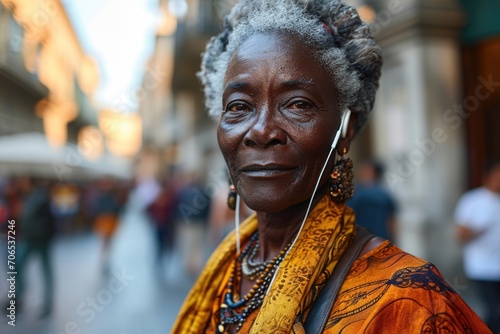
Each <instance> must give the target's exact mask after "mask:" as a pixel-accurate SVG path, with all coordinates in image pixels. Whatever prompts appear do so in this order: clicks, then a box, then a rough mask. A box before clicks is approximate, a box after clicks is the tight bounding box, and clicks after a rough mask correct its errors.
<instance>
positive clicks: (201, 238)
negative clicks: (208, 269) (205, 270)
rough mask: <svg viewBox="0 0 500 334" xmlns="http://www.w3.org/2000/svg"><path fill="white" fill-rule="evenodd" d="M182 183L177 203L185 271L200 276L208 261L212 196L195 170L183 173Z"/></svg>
mask: <svg viewBox="0 0 500 334" xmlns="http://www.w3.org/2000/svg"><path fill="white" fill-rule="evenodd" d="M182 179H183V185H182V186H181V189H180V191H179V197H178V202H177V205H176V228H177V229H178V237H177V240H176V241H177V244H178V246H179V247H180V248H179V250H180V253H181V257H182V260H183V263H184V266H185V270H186V271H187V273H188V274H189V276H190V277H193V278H194V277H195V276H196V275H198V273H199V270H200V269H201V266H202V265H203V262H204V260H205V257H204V254H205V250H206V246H207V242H206V241H207V238H206V231H207V224H208V214H209V210H210V203H211V198H210V197H209V196H208V195H207V194H205V193H204V191H203V186H202V184H201V183H200V182H199V180H198V179H197V176H196V175H195V174H194V173H189V172H188V173H185V174H184V175H182Z"/></svg>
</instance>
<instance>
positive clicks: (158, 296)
mask: <svg viewBox="0 0 500 334" xmlns="http://www.w3.org/2000/svg"><path fill="white" fill-rule="evenodd" d="M2 242H3V240H2ZM52 255H53V265H54V275H55V302H54V304H55V305H54V311H53V313H52V315H50V316H49V317H47V318H46V319H44V320H38V319H37V315H38V312H39V309H40V306H41V302H42V290H43V282H42V281H41V279H39V278H40V277H41V274H40V266H39V263H38V261H36V260H35V259H33V260H32V261H30V262H29V264H28V266H27V269H26V270H27V272H28V273H27V275H26V278H27V286H26V294H25V298H24V300H23V310H22V312H19V313H18V314H17V319H16V327H11V326H8V325H7V324H6V323H7V318H6V316H5V315H4V314H2V321H0V333H16V334H17V333H19V334H38V333H44V334H70V333H71V334H76V333H80V334H87V333H88V334H101V333H102V334H110V333H121V334H122V333H123V334H128V333H130V334H139V333H148V334H156V333H158V334H159V333H161V334H165V333H169V332H170V329H171V326H172V324H173V322H174V319H175V317H176V315H177V312H178V310H179V307H180V305H181V303H182V301H183V300H184V297H185V295H186V294H187V292H188V290H189V288H190V285H191V284H192V281H191V279H189V278H187V277H185V276H184V275H183V273H182V272H180V271H179V270H178V269H177V268H179V267H180V260H179V259H178V257H177V256H172V258H171V259H169V261H167V262H165V263H164V264H165V267H164V270H161V269H159V266H158V265H157V264H156V263H155V261H154V259H155V246H154V239H153V231H152V229H151V228H150V226H149V225H148V222H147V220H146V219H145V217H144V216H142V215H141V214H140V213H139V212H138V211H135V212H134V211H131V210H129V212H127V213H126V214H125V215H124V218H123V220H122V223H121V226H120V229H119V230H118V232H117V234H116V236H115V239H114V241H113V245H112V251H111V267H112V270H111V273H110V274H109V275H108V276H106V275H103V274H102V270H101V267H100V255H101V254H100V240H99V239H98V238H97V237H96V236H94V235H93V234H90V233H88V234H83V235H78V236H71V237H61V238H59V239H58V240H56V242H55V244H54V247H53V253H52ZM2 258H3V256H2ZM1 266H2V274H1V275H2V276H1V283H0V292H1V295H0V301H2V303H5V299H6V294H7V293H6V290H7V284H6V279H5V277H4V274H5V270H4V267H3V266H4V264H3V263H2V264H1ZM3 305H4V304H2V307H3Z"/></svg>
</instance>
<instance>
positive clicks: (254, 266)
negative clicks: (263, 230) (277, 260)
mask: <svg viewBox="0 0 500 334" xmlns="http://www.w3.org/2000/svg"><path fill="white" fill-rule="evenodd" d="M249 247H250V248H249V249H248V252H247V253H246V254H245V255H244V256H243V258H242V260H241V272H242V273H243V276H245V277H246V278H248V279H249V280H250V281H254V280H255V279H256V278H257V277H258V276H259V275H260V274H261V273H262V272H264V271H265V270H266V266H267V265H268V264H269V263H271V262H272V260H269V261H266V262H261V263H255V260H254V259H255V256H256V255H257V252H258V250H259V242H258V240H257V242H254V243H250V244H249Z"/></svg>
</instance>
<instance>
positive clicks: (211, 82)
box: [198, 0, 382, 132]
mask: <svg viewBox="0 0 500 334" xmlns="http://www.w3.org/2000/svg"><path fill="white" fill-rule="evenodd" d="M268 31H285V32H289V33H292V34H295V35H297V36H298V37H299V38H301V40H302V41H303V42H304V43H306V44H308V45H311V46H313V50H315V52H316V54H315V57H316V58H317V59H318V60H319V61H320V62H321V63H322V64H323V66H325V69H326V70H327V71H328V72H329V73H330V75H331V76H332V79H333V80H332V81H333V82H334V83H335V86H336V89H337V91H336V93H337V94H338V101H339V102H338V103H339V105H338V107H339V110H345V109H346V108H348V109H350V110H351V111H352V112H355V113H357V114H358V118H357V124H356V132H357V131H358V130H359V129H361V128H362V127H363V125H364V124H365V123H366V121H367V118H368V115H369V113H370V111H371V109H372V108H373V104H374V102H375V93H376V91H377V88H378V81H379V78H380V70H381V66H382V53H381V50H380V47H379V46H378V45H377V44H376V43H375V41H374V39H373V37H372V35H371V33H370V29H369V27H368V25H367V24H365V23H363V22H362V21H361V19H360V18H359V16H358V13H357V11H356V9H355V8H354V7H351V6H348V5H346V4H344V3H342V2H341V1H339V0H240V1H239V2H238V3H237V4H236V5H235V6H234V7H233V9H232V10H231V12H230V13H229V15H228V16H227V17H226V19H225V24H224V29H223V31H222V32H221V33H220V34H219V35H217V36H215V37H213V38H212V39H211V40H210V42H209V43H208V45H207V48H206V51H205V53H204V54H203V60H202V66H201V71H200V72H199V73H198V77H199V78H200V79H201V82H202V84H203V86H204V91H205V98H206V101H205V103H206V106H207V108H208V111H209V113H210V115H212V116H214V117H219V116H220V114H221V112H222V92H223V85H224V76H225V74H226V70H227V67H228V65H229V61H230V59H231V57H232V55H233V53H234V52H235V50H236V49H237V48H238V47H239V46H240V45H241V44H242V43H243V42H244V41H245V40H246V39H247V38H248V37H250V36H251V35H254V34H256V33H263V32H268ZM332 37H333V38H332Z"/></svg>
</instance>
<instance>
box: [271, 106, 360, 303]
mask: <svg viewBox="0 0 500 334" xmlns="http://www.w3.org/2000/svg"><path fill="white" fill-rule="evenodd" d="M349 117H350V111H349V110H347V111H346V113H345V114H344V115H342V118H341V121H340V127H339V129H338V130H337V133H336V134H335V138H334V139H333V143H332V146H331V148H330V152H328V156H327V157H326V161H325V163H324V165H323V168H322V169H321V172H320V173H319V177H318V181H316V185H315V186H314V190H313V193H312V196H311V199H310V200H309V205H308V206H307V210H306V214H305V215H304V219H303V220H302V223H301V224H300V228H299V231H298V232H297V235H296V236H295V238H294V239H293V242H292V244H291V245H290V247H288V250H287V251H286V253H285V256H284V257H283V258H285V257H286V256H287V255H288V254H289V253H290V251H291V250H292V248H293V247H294V246H295V243H296V242H297V240H298V239H299V236H300V234H301V232H302V229H303V228H304V225H305V223H306V220H307V216H308V215H309V211H310V210H311V206H312V203H313V201H314V196H315V195H316V191H317V190H318V187H319V183H320V182H321V177H322V176H323V173H324V172H325V169H326V166H327V165H328V161H329V160H330V157H331V155H332V153H333V150H334V149H335V147H337V143H338V141H339V139H340V135H341V133H342V131H343V129H344V123H346V122H349ZM282 263H283V262H282ZM280 266H281V263H280ZM280 266H278V268H277V269H276V271H275V272H274V275H273V279H272V280H271V283H270V284H269V287H268V288H267V291H266V294H267V293H268V292H269V290H270V289H271V286H272V285H273V283H274V281H275V280H276V274H277V273H278V270H279V268H280Z"/></svg>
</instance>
